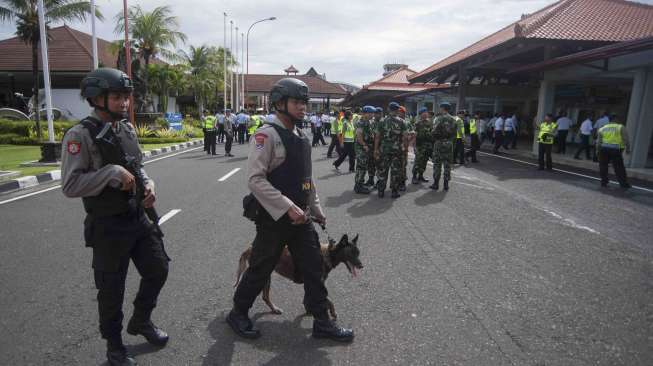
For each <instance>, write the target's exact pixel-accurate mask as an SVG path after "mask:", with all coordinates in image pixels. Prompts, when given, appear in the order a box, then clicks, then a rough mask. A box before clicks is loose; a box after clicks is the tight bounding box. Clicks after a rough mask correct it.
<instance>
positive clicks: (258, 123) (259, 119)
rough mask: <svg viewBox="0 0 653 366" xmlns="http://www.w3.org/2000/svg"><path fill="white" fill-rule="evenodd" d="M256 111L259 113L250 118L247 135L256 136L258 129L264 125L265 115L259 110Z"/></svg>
mask: <svg viewBox="0 0 653 366" xmlns="http://www.w3.org/2000/svg"><path fill="white" fill-rule="evenodd" d="M256 113H257V114H255V115H253V116H252V117H251V118H250V119H249V125H248V126H247V135H248V136H249V137H252V136H254V133H255V132H256V130H257V129H259V128H261V127H262V126H263V116H261V115H260V114H259V113H260V112H259V111H257V112H256ZM248 140H249V139H248Z"/></svg>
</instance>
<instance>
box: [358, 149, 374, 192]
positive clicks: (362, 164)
mask: <svg viewBox="0 0 653 366" xmlns="http://www.w3.org/2000/svg"><path fill="white" fill-rule="evenodd" d="M355 151H356V176H355V178H354V183H355V184H361V185H362V184H365V174H366V173H367V172H368V170H369V169H370V166H373V165H374V164H373V163H370V160H371V161H374V158H373V157H372V156H370V155H372V153H371V152H369V151H368V152H366V151H365V150H363V148H362V147H361V146H359V145H358V144H356V148H355ZM369 174H370V177H371V176H373V173H371V172H370V173H369Z"/></svg>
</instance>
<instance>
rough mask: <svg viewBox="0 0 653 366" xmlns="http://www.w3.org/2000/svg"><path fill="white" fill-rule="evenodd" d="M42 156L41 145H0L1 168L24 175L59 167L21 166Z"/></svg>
mask: <svg viewBox="0 0 653 366" xmlns="http://www.w3.org/2000/svg"><path fill="white" fill-rule="evenodd" d="M177 144H180V143H179V142H177V143H167V144H145V145H141V149H142V150H143V151H147V150H152V149H158V148H160V147H164V146H171V145H177ZM40 158H41V148H40V147H39V146H23V145H0V170H11V171H18V172H20V175H21V176H24V175H37V174H41V173H45V172H48V171H50V170H57V169H59V168H58V167H56V166H45V167H21V166H19V165H20V164H21V163H24V162H27V161H34V160H39V159H40Z"/></svg>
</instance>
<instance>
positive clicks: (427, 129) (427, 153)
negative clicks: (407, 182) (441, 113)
mask: <svg viewBox="0 0 653 366" xmlns="http://www.w3.org/2000/svg"><path fill="white" fill-rule="evenodd" d="M432 132H433V120H431V119H430V118H429V112H428V109H426V108H424V107H422V108H420V110H419V121H417V123H416V124H415V162H414V163H413V180H412V183H413V184H418V183H419V182H428V181H429V180H428V179H426V178H424V171H425V170H426V164H427V163H428V161H429V159H430V158H431V156H433V136H432Z"/></svg>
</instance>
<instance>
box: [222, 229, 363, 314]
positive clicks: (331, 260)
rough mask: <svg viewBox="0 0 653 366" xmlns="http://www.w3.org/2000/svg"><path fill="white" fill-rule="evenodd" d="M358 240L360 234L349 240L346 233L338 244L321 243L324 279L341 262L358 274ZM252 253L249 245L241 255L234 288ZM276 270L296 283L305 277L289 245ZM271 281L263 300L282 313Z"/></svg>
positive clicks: (359, 267)
mask: <svg viewBox="0 0 653 366" xmlns="http://www.w3.org/2000/svg"><path fill="white" fill-rule="evenodd" d="M357 242H358V235H356V237H355V238H354V239H353V240H351V241H349V238H348V237H347V234H345V235H343V236H342V238H341V239H340V242H338V244H335V245H334V244H333V243H331V244H320V247H321V248H320V249H321V250H320V252H321V254H322V272H323V278H322V281H325V280H326V279H327V276H328V275H329V272H331V270H332V269H334V268H336V266H337V265H338V264H340V263H344V264H345V266H346V267H347V270H348V271H349V273H351V275H352V277H356V276H357V272H356V271H357V270H358V269H362V268H363V264H362V263H361V261H360V259H359V258H358V257H359V255H360V251H359V250H358V243H357ZM251 255H252V248H251V247H249V248H247V250H245V251H244V252H243V254H242V255H241V256H240V260H239V261H238V272H237V274H236V283H235V284H234V288H235V287H237V286H238V283H240V280H241V278H242V276H243V273H245V271H246V270H247V267H248V266H249V258H250V256H251ZM274 271H275V272H277V273H278V274H280V275H281V276H283V277H285V278H287V279H289V280H292V281H293V282H295V283H303V279H302V278H301V273H299V271H297V270H296V268H295V263H294V262H293V260H292V257H291V255H290V252H289V251H288V248H287V247H284V248H283V252H282V253H281V257H280V258H279V262H278V263H277V266H276V267H275V269H274ZM270 282H271V279H268V282H267V283H266V284H265V287H263V291H262V298H263V301H265V303H266V304H267V305H268V307H269V308H270V310H271V311H272V313H274V314H281V313H282V312H283V311H282V310H281V309H279V308H278V307H277V306H276V305H274V304H273V303H272V301H270ZM327 301H328V306H329V313H330V314H331V316H332V317H333V319H336V318H337V317H338V315H337V314H336V309H335V307H334V306H333V303H332V302H331V300H328V299H327ZM307 313H308V310H307Z"/></svg>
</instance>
